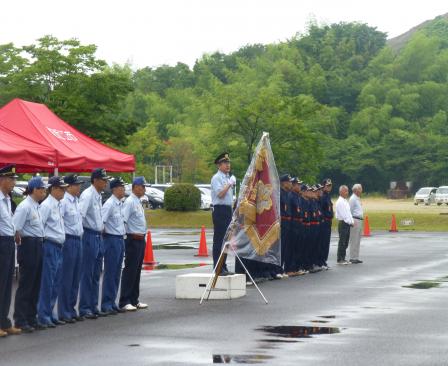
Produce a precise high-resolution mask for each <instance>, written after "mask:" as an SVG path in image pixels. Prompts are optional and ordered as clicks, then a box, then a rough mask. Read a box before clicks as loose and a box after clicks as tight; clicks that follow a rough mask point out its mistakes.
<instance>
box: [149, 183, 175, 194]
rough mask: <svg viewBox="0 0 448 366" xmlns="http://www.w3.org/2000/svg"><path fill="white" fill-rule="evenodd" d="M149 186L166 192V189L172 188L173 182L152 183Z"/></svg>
mask: <svg viewBox="0 0 448 366" xmlns="http://www.w3.org/2000/svg"><path fill="white" fill-rule="evenodd" d="M149 186H151V187H152V188H155V189H158V190H159V191H162V192H165V191H166V189H167V188H170V187H171V186H172V184H169V183H167V184H165V183H164V184H161V183H160V184H159V183H157V184H150V185H149Z"/></svg>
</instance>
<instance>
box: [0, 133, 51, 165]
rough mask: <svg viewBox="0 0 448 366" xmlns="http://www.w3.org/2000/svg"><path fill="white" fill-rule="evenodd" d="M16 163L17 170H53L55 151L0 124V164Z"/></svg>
mask: <svg viewBox="0 0 448 366" xmlns="http://www.w3.org/2000/svg"><path fill="white" fill-rule="evenodd" d="M10 163H15V164H16V169H17V172H32V173H34V172H40V171H44V170H45V171H46V170H53V169H54V168H55V166H56V151H55V150H54V149H50V148H48V147H45V146H42V145H39V144H36V143H34V142H32V141H29V140H24V139H23V138H22V137H20V136H18V135H16V134H15V133H12V132H9V131H8V130H4V129H3V128H1V126H0V166H4V165H7V164H10Z"/></svg>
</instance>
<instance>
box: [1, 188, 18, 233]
mask: <svg viewBox="0 0 448 366" xmlns="http://www.w3.org/2000/svg"><path fill="white" fill-rule="evenodd" d="M15 232H16V229H15V228H14V224H13V222H12V211H11V198H10V197H9V195H6V196H5V195H4V194H3V192H2V191H0V236H14V234H15Z"/></svg>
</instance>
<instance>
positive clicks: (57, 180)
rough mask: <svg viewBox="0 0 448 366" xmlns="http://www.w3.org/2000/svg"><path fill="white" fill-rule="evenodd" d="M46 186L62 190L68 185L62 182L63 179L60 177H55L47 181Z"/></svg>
mask: <svg viewBox="0 0 448 366" xmlns="http://www.w3.org/2000/svg"><path fill="white" fill-rule="evenodd" d="M48 186H49V187H61V188H64V187H68V184H67V183H65V182H64V179H62V177H58V176H57V175H55V176H54V177H51V178H50V179H48Z"/></svg>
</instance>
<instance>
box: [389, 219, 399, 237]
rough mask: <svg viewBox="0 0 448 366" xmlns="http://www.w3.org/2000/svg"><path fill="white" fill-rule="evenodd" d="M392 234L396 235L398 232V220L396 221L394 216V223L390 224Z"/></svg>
mask: <svg viewBox="0 0 448 366" xmlns="http://www.w3.org/2000/svg"><path fill="white" fill-rule="evenodd" d="M389 231H390V232H391V233H395V232H397V231H398V229H397V220H396V219H395V215H392V223H391V224H390V230H389Z"/></svg>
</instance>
